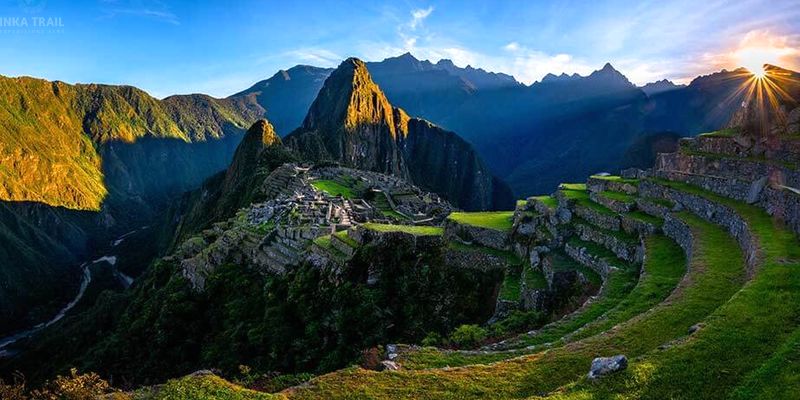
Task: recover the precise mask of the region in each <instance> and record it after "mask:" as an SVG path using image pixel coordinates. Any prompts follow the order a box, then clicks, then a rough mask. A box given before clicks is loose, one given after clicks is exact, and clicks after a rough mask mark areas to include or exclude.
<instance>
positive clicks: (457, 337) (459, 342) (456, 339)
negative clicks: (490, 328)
mask: <svg viewBox="0 0 800 400" xmlns="http://www.w3.org/2000/svg"><path fill="white" fill-rule="evenodd" d="M486 335H487V332H486V329H483V328H481V327H480V326H478V325H461V326H459V327H458V328H456V330H454V331H453V333H451V334H450V342H451V343H453V344H455V345H456V346H460V347H471V346H475V345H477V344H478V343H480V342H481V341H483V340H484V339H486Z"/></svg>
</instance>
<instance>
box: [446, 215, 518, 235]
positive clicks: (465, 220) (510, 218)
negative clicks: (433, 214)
mask: <svg viewBox="0 0 800 400" xmlns="http://www.w3.org/2000/svg"><path fill="white" fill-rule="evenodd" d="M447 219H449V220H452V221H455V222H457V223H459V224H463V225H471V226H477V227H479V228H487V229H494V230H497V231H508V230H511V226H512V225H513V223H514V212H513V211H486V212H454V213H450V215H449V216H448V217H447Z"/></svg>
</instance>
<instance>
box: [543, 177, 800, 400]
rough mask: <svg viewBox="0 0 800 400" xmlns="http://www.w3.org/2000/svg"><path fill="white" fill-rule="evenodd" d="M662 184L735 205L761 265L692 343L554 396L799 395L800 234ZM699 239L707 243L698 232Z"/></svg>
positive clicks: (742, 208) (751, 211) (753, 210)
mask: <svg viewBox="0 0 800 400" xmlns="http://www.w3.org/2000/svg"><path fill="white" fill-rule="evenodd" d="M661 183H663V184H664V185H666V186H669V187H672V188H675V189H678V190H681V191H685V192H689V193H693V194H696V195H699V196H702V197H705V198H708V199H711V200H713V201H716V202H719V203H722V204H725V205H727V206H730V207H731V208H733V209H734V210H736V212H737V213H738V214H739V215H740V216H742V217H743V218H744V219H745V220H746V221H747V223H748V226H749V227H750V229H751V231H752V233H754V235H755V237H756V238H757V240H758V243H759V247H760V250H761V254H760V255H761V258H760V268H759V270H758V271H757V273H756V275H755V276H754V277H753V279H752V280H751V281H750V282H749V283H748V284H747V285H746V286H745V287H744V288H743V289H742V290H740V291H739V292H738V293H737V295H736V296H735V297H733V298H732V299H731V300H730V301H728V302H727V303H725V304H724V305H722V306H721V307H719V308H718V309H717V310H716V311H715V312H714V313H713V314H712V315H711V316H710V317H709V318H707V319H706V321H705V322H706V326H705V327H704V328H703V329H701V330H700V331H699V332H698V333H696V334H695V335H693V336H692V339H691V340H688V341H685V342H682V343H678V344H676V345H675V346H673V347H671V348H669V349H667V350H666V351H663V352H655V351H654V352H650V353H647V354H646V355H645V356H644V357H642V358H641V359H638V360H635V362H633V363H632V364H631V365H630V367H629V368H628V370H627V371H625V372H624V373H621V374H619V375H617V376H614V377H609V379H607V380H604V381H602V382H601V383H600V384H599V385H592V384H589V383H587V382H585V381H582V380H580V381H578V382H576V384H575V385H572V386H569V387H566V388H565V390H564V392H563V393H559V394H558V395H557V396H555V397H557V398H569V399H573V398H581V399H584V398H608V397H612V396H615V398H653V399H657V398H739V399H759V398H760V399H778V398H796V397H797V393H798V390H800V382H798V375H797V361H798V359H800V350H799V349H800V348H799V347H798V344H800V333H798V332H800V331H799V329H800V328H799V327H798V324H799V323H800V322H799V321H800V319H799V318H800V243H799V242H798V239H797V237H796V236H795V235H794V234H792V233H791V232H790V231H788V230H787V229H786V228H785V227H783V226H782V225H780V224H779V223H777V222H775V221H773V220H772V218H771V217H770V216H769V215H767V214H766V212H764V211H763V210H761V209H759V208H757V207H755V206H750V205H747V204H744V203H740V202H736V201H733V200H730V199H727V198H722V197H720V196H717V195H714V194H711V193H709V192H706V191H704V190H702V189H700V188H697V187H693V186H690V185H686V184H683V183H676V182H661ZM697 239H698V241H699V242H703V241H708V238H705V237H703V236H700V235H697ZM742 265H743V263H741V262H740V263H739V264H738V266H739V267H741V266H742ZM717 283H718V284H720V285H722V284H724V282H720V281H718V282H717ZM678 382H680V384H676V383H678Z"/></svg>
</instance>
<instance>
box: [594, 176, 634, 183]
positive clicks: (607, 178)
mask: <svg viewBox="0 0 800 400" xmlns="http://www.w3.org/2000/svg"><path fill="white" fill-rule="evenodd" d="M592 178H594V179H602V180H604V181H613V182H620V183H629V184H631V185H638V184H639V180H638V179H628V178H623V177H621V176H618V175H592Z"/></svg>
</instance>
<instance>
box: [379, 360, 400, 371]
mask: <svg viewBox="0 0 800 400" xmlns="http://www.w3.org/2000/svg"><path fill="white" fill-rule="evenodd" d="M380 370H381V371H399V370H400V364H398V363H396V362H394V361H389V360H384V361H381V366H380Z"/></svg>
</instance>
